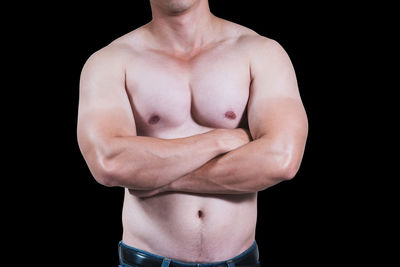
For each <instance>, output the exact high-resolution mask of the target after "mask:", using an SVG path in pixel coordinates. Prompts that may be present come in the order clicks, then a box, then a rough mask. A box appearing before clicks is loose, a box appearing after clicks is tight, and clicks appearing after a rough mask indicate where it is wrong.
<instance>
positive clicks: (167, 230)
mask: <svg viewBox="0 0 400 267" xmlns="http://www.w3.org/2000/svg"><path fill="white" fill-rule="evenodd" d="M256 219H257V197H256V193H252V194H245V195H208V194H207V195H206V194H204V195H202V194H183V193H167V194H161V195H157V196H155V197H151V198H147V199H141V198H137V197H135V196H132V195H131V194H129V191H128V190H126V191H125V202H124V209H123V227H124V234H123V241H124V242H125V243H127V244H128V245H130V246H133V247H136V248H139V249H143V250H146V251H149V252H152V253H155V254H157V255H161V256H165V257H170V258H173V259H178V260H182V261H189V262H190V261H197V262H210V261H220V260H226V259H229V258H232V257H234V256H236V255H238V254H239V253H241V252H242V251H244V250H245V249H247V248H248V247H250V245H251V244H252V242H253V241H254V237H255V226H256Z"/></svg>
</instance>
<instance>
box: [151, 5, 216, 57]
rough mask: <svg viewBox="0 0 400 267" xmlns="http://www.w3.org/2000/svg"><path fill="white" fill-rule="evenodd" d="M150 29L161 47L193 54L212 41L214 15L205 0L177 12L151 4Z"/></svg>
mask: <svg viewBox="0 0 400 267" xmlns="http://www.w3.org/2000/svg"><path fill="white" fill-rule="evenodd" d="M152 15H153V18H152V21H151V22H150V23H149V30H150V32H151V33H152V35H153V36H154V37H155V38H156V39H157V41H158V43H159V44H160V45H162V47H164V48H166V49H168V50H169V51H171V52H174V53H177V54H192V53H194V52H195V51H196V50H198V49H200V48H201V47H203V46H204V45H207V44H208V43H210V42H212V41H213V40H215V34H214V33H215V30H216V27H215V25H216V21H217V19H216V17H215V16H214V15H213V14H211V12H210V8H209V6H208V1H198V2H196V3H195V4H193V6H191V7H190V8H188V9H187V10H185V11H182V12H180V13H168V12H167V11H165V10H162V9H159V8H157V7H154V6H152Z"/></svg>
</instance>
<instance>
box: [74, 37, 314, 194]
mask: <svg viewBox="0 0 400 267" xmlns="http://www.w3.org/2000/svg"><path fill="white" fill-rule="evenodd" d="M258 52H259V53H260V54H261V55H262V56H260V55H257V56H254V57H253V58H254V59H253V61H252V64H251V75H252V83H251V86H250V99H249V103H248V112H247V113H248V122H249V130H250V135H251V136H249V135H248V132H247V131H245V130H243V129H232V130H229V129H215V130H211V131H209V132H207V133H204V134H199V135H194V136H190V137H187V138H177V139H168V140H166V139H159V138H152V137H144V136H136V128H135V122H134V118H133V115H132V111H131V108H130V104H129V101H128V98H127V96H126V93H125V89H124V69H123V64H121V61H122V58H123V57H124V56H123V55H120V53H119V52H118V51H114V50H113V49H112V48H106V49H104V50H103V51H101V52H100V53H98V54H97V55H96V54H95V55H94V56H92V57H91V58H90V59H89V60H88V62H87V64H86V65H85V67H84V70H83V72H82V78H81V89H80V104H79V120H78V141H79V145H80V148H81V151H82V154H83V156H84V157H85V160H86V162H87V164H88V166H89V169H90V170H91V172H92V174H93V176H94V177H95V178H96V180H97V181H99V182H100V183H102V184H104V185H108V186H123V187H126V188H130V189H133V191H134V192H136V194H137V195H138V196H152V195H155V194H158V193H160V192H165V191H181V192H192V193H219V194H237V193H248V192H256V191H260V190H263V189H265V188H268V187H270V186H272V185H274V184H276V183H279V182H280V181H283V180H286V179H290V178H292V177H293V176H294V175H295V173H296V172H297V170H298V168H299V165H300V162H301V158H302V155H303V151H304V145H305V141H306V136H307V119H306V115H305V111H304V108H303V105H302V103H301V99H300V96H299V93H298V89H297V82H296V78H295V74H294V70H293V68H292V65H291V63H290V60H289V58H288V57H287V55H286V53H285V52H284V51H283V49H282V48H281V47H280V46H279V45H278V44H276V43H275V42H272V41H268V42H267V43H266V44H262V45H261V49H260V50H259V51H258Z"/></svg>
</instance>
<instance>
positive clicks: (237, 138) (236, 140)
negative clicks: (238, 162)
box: [222, 128, 252, 152]
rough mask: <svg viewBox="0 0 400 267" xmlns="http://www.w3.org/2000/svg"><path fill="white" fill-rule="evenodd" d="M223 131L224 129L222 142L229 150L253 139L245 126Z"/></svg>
mask: <svg viewBox="0 0 400 267" xmlns="http://www.w3.org/2000/svg"><path fill="white" fill-rule="evenodd" d="M222 131H224V135H223V137H222V142H223V146H224V147H225V148H226V151H227V152H229V151H231V150H234V149H236V148H239V147H241V146H243V145H245V144H247V143H249V142H250V141H251V140H252V138H251V135H250V132H249V131H248V130H247V129H244V128H236V129H222Z"/></svg>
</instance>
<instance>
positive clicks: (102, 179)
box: [93, 158, 123, 187]
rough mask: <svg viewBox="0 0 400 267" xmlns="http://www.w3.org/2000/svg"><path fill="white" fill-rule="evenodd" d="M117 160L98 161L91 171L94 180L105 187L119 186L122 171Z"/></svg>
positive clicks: (105, 159)
mask: <svg viewBox="0 0 400 267" xmlns="http://www.w3.org/2000/svg"><path fill="white" fill-rule="evenodd" d="M119 165H120V164H119V163H118V160H117V159H115V158H114V159H108V158H103V159H98V160H97V163H96V168H95V170H94V171H93V176H94V178H95V180H96V181H97V182H98V183H99V184H101V185H104V186H106V187H115V186H121V178H122V175H123V174H122V171H121V168H120V167H119Z"/></svg>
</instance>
